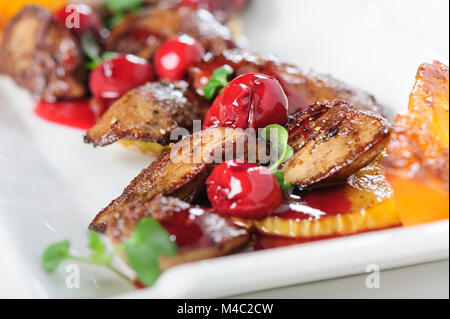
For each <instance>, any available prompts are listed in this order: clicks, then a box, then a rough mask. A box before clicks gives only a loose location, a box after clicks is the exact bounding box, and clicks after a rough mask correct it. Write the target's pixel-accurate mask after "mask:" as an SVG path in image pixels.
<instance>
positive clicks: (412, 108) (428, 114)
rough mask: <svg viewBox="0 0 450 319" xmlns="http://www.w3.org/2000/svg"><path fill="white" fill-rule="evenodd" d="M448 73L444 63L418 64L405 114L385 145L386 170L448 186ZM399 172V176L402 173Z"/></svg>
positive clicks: (401, 116) (397, 121) (398, 119)
mask: <svg viewBox="0 0 450 319" xmlns="http://www.w3.org/2000/svg"><path fill="white" fill-rule="evenodd" d="M448 85H449V71H448V67H447V66H445V65H444V64H442V63H440V62H437V61H435V62H434V63H433V64H422V65H421V66H420V67H419V70H418V72H417V76H416V84H415V86H414V89H413V91H412V93H411V96H410V101H409V107H408V111H409V112H408V114H407V115H399V116H397V119H396V121H395V125H394V131H393V134H392V137H391V141H390V143H389V157H388V158H387V161H386V163H385V164H386V169H387V170H388V171H393V172H394V171H395V174H403V175H404V176H405V177H409V178H412V177H417V178H419V179H420V178H422V179H424V180H426V179H427V176H428V177H433V176H434V177H436V178H438V179H441V180H442V187H444V188H446V189H447V191H448V183H449V173H448V171H449V160H448V156H449V124H448V123H449V87H448ZM402 172H403V173H402Z"/></svg>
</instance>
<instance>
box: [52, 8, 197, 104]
mask: <svg viewBox="0 0 450 319" xmlns="http://www.w3.org/2000/svg"><path fill="white" fill-rule="evenodd" d="M73 6H74V5H72V7H70V8H69V7H67V8H63V9H61V10H60V11H58V12H57V13H56V17H57V19H58V20H59V21H60V22H61V23H63V24H64V25H66V26H69V25H73V24H74V22H75V21H74V20H73V18H72V17H73V16H75V15H74V12H73V10H74V9H73V8H74V7H73ZM75 10H76V11H77V12H76V13H77V16H78V17H79V20H78V22H79V27H73V28H71V29H70V30H71V31H73V33H74V35H76V36H77V37H79V38H81V37H82V36H83V34H85V33H86V32H88V31H91V32H93V33H94V34H100V32H101V30H102V29H103V25H102V23H101V19H100V17H99V16H98V14H97V13H96V12H95V11H94V10H92V8H90V7H89V6H87V5H83V4H76V5H75ZM203 55H204V50H203V47H202V46H201V45H200V44H199V43H198V42H197V41H196V40H195V39H193V38H191V37H190V36H187V35H182V36H179V37H176V38H173V39H168V40H167V41H166V42H165V43H164V44H163V45H162V46H161V47H160V48H159V49H158V50H157V52H156V53H155V57H154V61H153V64H154V65H152V64H151V63H150V62H149V61H147V60H145V59H142V58H139V57H137V56H133V55H130V54H127V55H125V54H121V55H117V56H115V57H113V58H111V59H108V60H106V61H104V62H103V63H101V64H100V65H99V66H98V67H97V68H95V69H94V70H93V71H92V72H91V75H90V78H89V88H90V90H91V93H92V95H93V96H94V97H95V99H96V100H97V101H98V102H100V103H102V104H103V105H111V104H112V103H113V102H114V101H116V100H117V99H118V98H120V97H121V96H122V95H123V94H125V93H126V92H128V91H129V90H131V89H133V88H136V87H138V86H141V85H142V84H144V83H146V82H149V81H155V80H156V79H157V78H159V79H164V80H169V81H178V80H182V79H183V78H184V75H185V73H186V71H187V70H188V69H189V68H190V67H191V66H192V65H193V64H194V63H195V62H197V61H198V60H199V59H201V58H202V57H203Z"/></svg>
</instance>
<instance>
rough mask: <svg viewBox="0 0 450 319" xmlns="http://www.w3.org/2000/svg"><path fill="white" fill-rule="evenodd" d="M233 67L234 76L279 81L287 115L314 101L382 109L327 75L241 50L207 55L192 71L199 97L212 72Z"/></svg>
mask: <svg viewBox="0 0 450 319" xmlns="http://www.w3.org/2000/svg"><path fill="white" fill-rule="evenodd" d="M225 64H227V65H229V66H231V67H233V69H234V70H235V73H236V75H242V74H247V73H262V74H266V75H270V76H273V77H275V78H276V79H278V81H279V82H280V84H281V85H282V86H283V88H284V90H285V92H286V95H287V96H288V99H289V106H290V113H291V114H293V113H295V112H297V111H301V110H304V109H306V108H307V107H309V106H310V105H311V104H313V103H316V102H324V101H334V100H339V101H346V102H348V103H349V104H351V105H353V106H354V107H355V108H356V109H364V110H371V111H373V112H375V113H380V114H381V113H382V111H383V110H382V107H381V106H380V105H379V104H378V103H377V102H376V101H375V98H374V97H373V96H371V95H369V94H367V93H365V92H363V91H361V90H358V89H355V88H353V87H351V86H349V85H347V84H345V83H343V82H341V81H339V80H336V79H334V78H332V77H331V76H329V75H323V74H318V73H314V72H312V71H306V70H302V69H300V68H298V67H296V66H294V65H291V64H287V63H284V62H282V61H280V60H279V59H278V58H277V57H274V56H264V55H259V54H254V53H250V52H247V51H243V50H241V49H233V50H228V51H225V52H223V53H221V54H219V55H215V56H207V57H206V59H205V61H202V62H201V63H198V65H197V66H195V67H193V68H191V70H190V71H189V76H190V79H191V82H192V84H193V86H194V87H195V89H196V91H197V93H198V94H200V95H203V88H204V86H205V85H206V83H207V82H208V80H209V79H210V78H211V75H212V72H213V71H214V70H215V69H216V68H218V67H220V66H223V65H225Z"/></svg>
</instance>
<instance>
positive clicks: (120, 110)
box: [85, 82, 209, 146]
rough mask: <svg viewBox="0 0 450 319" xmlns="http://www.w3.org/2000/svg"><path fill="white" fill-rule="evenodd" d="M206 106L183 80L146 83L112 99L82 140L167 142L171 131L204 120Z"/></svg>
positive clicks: (104, 142) (99, 142)
mask: <svg viewBox="0 0 450 319" xmlns="http://www.w3.org/2000/svg"><path fill="white" fill-rule="evenodd" d="M208 106H209V105H207V103H206V102H205V101H204V100H203V99H202V98H201V97H199V96H198V95H197V94H195V93H193V92H192V91H191V90H189V88H188V84H187V83H186V82H178V83H170V84H169V83H148V84H145V85H143V86H141V87H139V88H136V89H134V90H132V91H130V92H128V93H126V94H125V95H124V96H123V97H122V98H120V99H119V100H118V101H117V102H115V103H114V104H113V105H112V106H111V107H110V108H109V109H108V110H107V111H106V113H105V114H104V115H103V116H102V118H101V119H100V120H99V122H98V123H97V124H96V125H95V126H94V127H93V128H91V129H90V130H89V132H88V133H87V135H86V136H85V141H86V142H87V143H92V144H94V146H106V145H109V144H112V143H114V142H116V141H118V140H119V139H133V140H140V141H147V142H156V143H159V144H162V145H168V144H169V143H170V142H171V140H170V135H171V133H172V131H173V130H175V129H177V128H185V129H187V130H191V129H192V125H193V121H194V120H201V119H203V117H204V115H205V112H206V111H207V109H208ZM172 142H176V141H172Z"/></svg>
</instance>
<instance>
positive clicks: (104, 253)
mask: <svg viewBox="0 0 450 319" xmlns="http://www.w3.org/2000/svg"><path fill="white" fill-rule="evenodd" d="M89 248H90V250H91V255H90V256H89V257H78V256H74V255H72V254H71V253H70V242H69V241H67V240H65V241H61V242H58V243H55V244H53V245H51V246H49V247H48V248H47V249H46V250H45V251H44V253H43V254H42V260H41V263H42V268H43V269H44V270H45V271H46V272H48V273H52V272H54V271H55V270H56V269H57V268H58V266H59V265H60V264H61V263H62V262H63V261H65V260H74V261H79V262H83V263H88V264H93V265H97V266H103V267H105V268H107V269H109V270H110V271H112V272H114V273H116V274H117V275H118V276H120V277H121V278H123V279H125V280H127V281H128V282H130V283H133V281H132V280H131V279H130V278H129V277H128V276H126V275H125V274H124V273H122V272H121V271H120V270H118V269H117V268H115V267H114V266H113V265H112V261H113V259H114V257H115V256H116V255H117V254H118V253H119V252H122V251H123V252H124V253H125V256H126V258H127V261H128V264H129V265H130V267H131V268H132V269H133V270H134V271H135V272H136V275H137V278H138V279H139V282H140V283H142V284H143V285H145V286H151V285H153V284H154V283H155V281H156V280H157V279H158V277H159V275H160V273H161V270H160V267H159V257H160V256H162V255H164V256H167V257H172V256H174V255H175V254H176V253H177V247H176V245H175V243H174V242H173V241H172V240H171V239H170V235H169V234H168V233H167V231H166V230H165V229H164V228H163V227H162V226H161V224H160V223H159V222H158V221H156V220H155V219H153V218H150V217H146V218H143V219H142V220H141V221H140V222H139V223H138V224H137V225H136V228H135V230H134V232H133V234H132V235H131V237H130V238H129V239H127V240H126V241H125V242H123V243H122V244H120V245H118V246H117V247H116V248H115V249H114V250H113V251H112V252H108V250H107V247H106V245H105V243H104V242H103V241H102V240H101V238H100V235H99V234H98V233H96V232H93V231H90V232H89Z"/></svg>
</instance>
